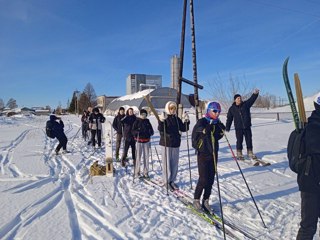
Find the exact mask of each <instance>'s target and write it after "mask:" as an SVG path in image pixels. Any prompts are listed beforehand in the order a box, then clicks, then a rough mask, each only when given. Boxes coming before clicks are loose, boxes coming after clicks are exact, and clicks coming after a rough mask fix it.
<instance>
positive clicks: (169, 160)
mask: <svg viewBox="0 0 320 240" xmlns="http://www.w3.org/2000/svg"><path fill="white" fill-rule="evenodd" d="M176 111H177V104H176V103H175V102H172V101H169V102H167V103H166V106H165V112H164V113H163V114H162V115H160V121H159V125H158V130H159V132H160V142H159V144H160V146H161V147H162V153H161V156H162V167H163V168H162V170H163V172H162V177H163V181H164V183H165V184H166V185H167V184H169V185H168V186H169V187H170V189H171V190H174V189H178V188H179V187H178V185H177V184H176V183H175V181H176V178H177V173H178V165H179V149H180V144H181V132H186V131H187V130H188V129H189V125H190V121H189V119H186V122H185V123H183V122H182V120H181V119H180V118H179V117H178V116H177V115H176Z"/></svg>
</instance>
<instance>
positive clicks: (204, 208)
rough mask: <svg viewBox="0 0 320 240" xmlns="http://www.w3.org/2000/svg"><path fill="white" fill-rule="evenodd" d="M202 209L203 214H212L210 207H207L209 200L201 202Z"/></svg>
mask: <svg viewBox="0 0 320 240" xmlns="http://www.w3.org/2000/svg"><path fill="white" fill-rule="evenodd" d="M202 208H203V210H204V211H205V212H207V213H210V214H213V212H212V210H211V207H210V205H209V199H205V200H204V199H203V200H202Z"/></svg>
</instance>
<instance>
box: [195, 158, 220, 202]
mask: <svg viewBox="0 0 320 240" xmlns="http://www.w3.org/2000/svg"><path fill="white" fill-rule="evenodd" d="M216 156H217V154H216ZM197 159H198V172H199V179H198V183H197V186H196V190H195V192H194V199H200V197H201V195H202V192H203V191H204V194H203V200H206V199H209V197H210V195H211V189H212V185H213V182H214V176H215V170H214V161H213V156H210V155H207V154H206V155H204V154H202V153H198V158H197ZM216 159H218V156H217V157H216Z"/></svg>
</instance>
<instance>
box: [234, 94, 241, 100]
mask: <svg viewBox="0 0 320 240" xmlns="http://www.w3.org/2000/svg"><path fill="white" fill-rule="evenodd" d="M238 97H241V95H240V94H239V93H237V94H236V95H234V96H233V100H236V99H237V98H238Z"/></svg>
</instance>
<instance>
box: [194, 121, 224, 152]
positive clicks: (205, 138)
mask: <svg viewBox="0 0 320 240" xmlns="http://www.w3.org/2000/svg"><path fill="white" fill-rule="evenodd" d="M224 129H225V126H224V125H223V123H222V122H220V120H219V121H218V122H217V123H213V124H210V123H209V121H208V120H207V119H206V118H205V117H204V118H201V119H199V120H198V122H197V123H196V125H195V126H194V127H193V130H192V140H193V141H196V142H197V143H196V145H197V146H198V147H197V150H198V153H203V154H205V155H208V156H209V157H212V156H213V145H212V142H214V150H215V153H217V152H218V150H219V142H218V141H219V140H220V139H221V138H222V137H223V130H224Z"/></svg>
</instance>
